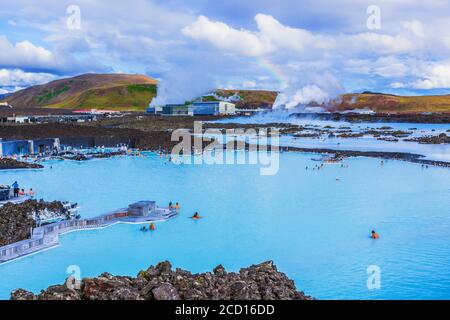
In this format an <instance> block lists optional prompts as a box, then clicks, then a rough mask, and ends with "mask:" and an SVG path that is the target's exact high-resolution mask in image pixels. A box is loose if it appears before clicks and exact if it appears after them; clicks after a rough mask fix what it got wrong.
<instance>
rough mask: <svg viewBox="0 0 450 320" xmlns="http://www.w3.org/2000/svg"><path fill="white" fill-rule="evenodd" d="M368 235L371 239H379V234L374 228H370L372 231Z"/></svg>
mask: <svg viewBox="0 0 450 320" xmlns="http://www.w3.org/2000/svg"><path fill="white" fill-rule="evenodd" d="M370 237H371V238H372V239H379V238H380V235H379V234H378V233H376V232H375V230H372V233H371V235H370Z"/></svg>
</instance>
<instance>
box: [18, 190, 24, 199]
mask: <svg viewBox="0 0 450 320" xmlns="http://www.w3.org/2000/svg"><path fill="white" fill-rule="evenodd" d="M24 195H25V190H24V189H21V190H20V191H19V196H20V197H23V196H24Z"/></svg>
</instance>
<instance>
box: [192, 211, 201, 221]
mask: <svg viewBox="0 0 450 320" xmlns="http://www.w3.org/2000/svg"><path fill="white" fill-rule="evenodd" d="M200 218H201V217H200V215H199V214H198V212H195V213H194V215H193V216H192V219H194V220H198V219H200Z"/></svg>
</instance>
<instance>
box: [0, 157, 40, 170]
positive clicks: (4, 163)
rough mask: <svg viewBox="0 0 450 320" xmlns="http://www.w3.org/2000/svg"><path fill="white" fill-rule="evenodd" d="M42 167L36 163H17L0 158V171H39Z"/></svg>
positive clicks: (9, 159) (13, 160)
mask: <svg viewBox="0 0 450 320" xmlns="http://www.w3.org/2000/svg"><path fill="white" fill-rule="evenodd" d="M41 168H43V166H41V165H40V164H37V163H28V162H22V161H17V160H15V159H11V158H0V170H6V169H41Z"/></svg>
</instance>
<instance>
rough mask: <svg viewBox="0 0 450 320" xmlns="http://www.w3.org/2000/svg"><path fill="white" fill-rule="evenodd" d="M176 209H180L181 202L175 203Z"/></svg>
mask: <svg viewBox="0 0 450 320" xmlns="http://www.w3.org/2000/svg"><path fill="white" fill-rule="evenodd" d="M175 209H176V210H177V211H180V204H179V203H178V202H177V203H176V204H175Z"/></svg>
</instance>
